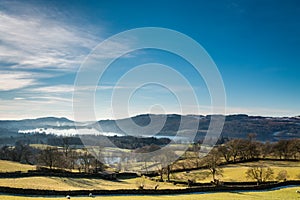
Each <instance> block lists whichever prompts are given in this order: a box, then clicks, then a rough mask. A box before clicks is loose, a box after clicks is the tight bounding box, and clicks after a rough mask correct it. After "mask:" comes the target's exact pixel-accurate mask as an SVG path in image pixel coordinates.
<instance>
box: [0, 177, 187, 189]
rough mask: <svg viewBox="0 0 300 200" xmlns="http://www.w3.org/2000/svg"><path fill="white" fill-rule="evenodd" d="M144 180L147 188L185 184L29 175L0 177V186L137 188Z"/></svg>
mask: <svg viewBox="0 0 300 200" xmlns="http://www.w3.org/2000/svg"><path fill="white" fill-rule="evenodd" d="M141 182H143V184H144V186H145V189H153V188H154V187H155V185H156V184H158V185H159V187H158V189H177V188H183V186H180V185H176V186H174V185H173V184H171V183H157V182H155V181H151V180H149V179H144V178H132V179H123V180H118V181H108V180H102V179H84V178H59V177H29V178H5V179H0V186H7V187H14V188H32V189H48V190H93V189H105V190H116V189H137V188H138V186H139V185H140V183H141Z"/></svg>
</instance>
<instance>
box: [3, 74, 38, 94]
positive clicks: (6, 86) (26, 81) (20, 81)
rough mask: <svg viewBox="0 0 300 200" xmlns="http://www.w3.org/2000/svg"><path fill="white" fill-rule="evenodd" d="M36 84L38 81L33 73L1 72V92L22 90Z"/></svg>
mask: <svg viewBox="0 0 300 200" xmlns="http://www.w3.org/2000/svg"><path fill="white" fill-rule="evenodd" d="M35 84H37V80H36V79H35V78H34V77H33V74H31V73H27V72H6V71H0V91H8V90H14V89H20V88H24V87H27V86H32V85H35Z"/></svg>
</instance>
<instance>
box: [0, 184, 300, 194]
mask: <svg viewBox="0 0 300 200" xmlns="http://www.w3.org/2000/svg"><path fill="white" fill-rule="evenodd" d="M293 185H295V186H296V185H300V181H286V182H279V183H273V184H262V185H253V186H249V185H244V186H237V185H235V186H224V185H223V186H201V187H190V188H185V189H161V190H155V189H143V190H138V189H120V190H72V191H56V190H37V189H22V188H11V187H0V193H2V194H14V195H33V196H60V195H63V196H65V195H70V196H79V195H80V196H84V195H89V194H90V193H92V194H94V195H170V194H188V193H198V192H226V191H251V190H268V189H274V188H278V187H283V186H293Z"/></svg>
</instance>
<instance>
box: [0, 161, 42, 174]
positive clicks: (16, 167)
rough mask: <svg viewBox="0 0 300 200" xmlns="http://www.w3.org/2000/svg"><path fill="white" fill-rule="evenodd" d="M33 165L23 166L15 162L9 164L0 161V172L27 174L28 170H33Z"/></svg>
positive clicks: (34, 167)
mask: <svg viewBox="0 0 300 200" xmlns="http://www.w3.org/2000/svg"><path fill="white" fill-rule="evenodd" d="M35 169H36V166H34V165H24V164H20V163H17V162H11V161H6V160H0V172H15V171H22V172H27V171H28V170H35Z"/></svg>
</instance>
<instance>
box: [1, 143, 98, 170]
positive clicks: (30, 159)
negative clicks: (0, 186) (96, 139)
mask: <svg viewBox="0 0 300 200" xmlns="http://www.w3.org/2000/svg"><path fill="white" fill-rule="evenodd" d="M92 154H93V155H92ZM100 157H102V155H101V148H100V147H99V148H96V147H95V148H94V149H93V150H92V152H91V151H88V150H87V149H80V150H78V149H73V148H71V146H70V145H69V143H68V138H65V139H64V143H63V145H62V147H56V146H44V148H33V147H31V146H30V145H28V144H24V143H22V142H17V143H16V145H15V146H3V147H2V148H1V149H0V159H1V160H10V161H15V162H20V163H24V164H34V165H38V166H46V167H48V168H50V169H53V168H64V169H78V170H79V171H81V172H85V173H88V172H99V171H103V169H104V165H103V164H102V163H101V162H100V161H99V160H100Z"/></svg>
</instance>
